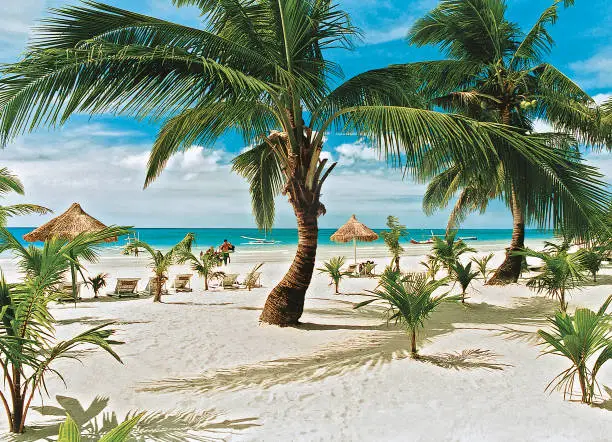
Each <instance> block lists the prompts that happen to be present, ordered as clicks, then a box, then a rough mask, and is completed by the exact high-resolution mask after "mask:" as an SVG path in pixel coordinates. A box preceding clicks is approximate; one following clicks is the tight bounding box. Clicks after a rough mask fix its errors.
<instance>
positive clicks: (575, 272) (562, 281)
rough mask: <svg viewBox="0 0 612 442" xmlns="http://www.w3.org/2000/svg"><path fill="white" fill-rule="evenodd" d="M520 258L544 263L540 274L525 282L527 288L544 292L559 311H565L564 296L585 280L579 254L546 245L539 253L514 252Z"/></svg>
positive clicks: (565, 302) (562, 246)
mask: <svg viewBox="0 0 612 442" xmlns="http://www.w3.org/2000/svg"><path fill="white" fill-rule="evenodd" d="M514 253H515V254H517V255H518V256H520V257H527V256H532V257H534V258H539V259H541V260H542V261H543V262H544V266H543V268H542V270H541V271H540V273H539V274H538V275H536V276H534V277H532V278H530V279H529V281H527V287H530V288H533V289H534V290H536V291H537V292H538V293H541V292H546V293H547V294H548V295H549V296H550V297H552V298H557V299H558V300H559V305H560V308H561V311H563V312H565V311H566V310H567V301H566V295H568V294H569V292H570V291H571V290H573V289H575V288H576V287H578V286H580V284H582V282H584V280H585V276H584V273H583V272H584V270H585V269H584V266H583V264H582V262H581V259H580V258H581V257H580V254H579V253H569V252H568V250H567V248H566V247H565V246H564V245H560V246H558V245H555V244H551V243H548V247H547V248H546V249H545V250H543V251H541V252H538V251H535V250H531V249H524V250H522V251H516V252H514Z"/></svg>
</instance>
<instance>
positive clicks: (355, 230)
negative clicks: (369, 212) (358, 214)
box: [331, 215, 378, 264]
mask: <svg viewBox="0 0 612 442" xmlns="http://www.w3.org/2000/svg"><path fill="white" fill-rule="evenodd" d="M377 239H378V235H377V234H376V232H374V231H373V230H372V229H370V228H369V227H367V226H366V225H365V224H362V223H360V222H359V221H357V218H355V215H352V216H351V218H350V219H349V220H348V221H347V223H346V224H345V225H343V226H342V227H340V228H339V229H338V230H336V232H335V233H334V234H333V235H332V236H331V240H332V241H334V242H350V241H353V248H354V251H355V264H357V241H365V242H371V241H376V240H377Z"/></svg>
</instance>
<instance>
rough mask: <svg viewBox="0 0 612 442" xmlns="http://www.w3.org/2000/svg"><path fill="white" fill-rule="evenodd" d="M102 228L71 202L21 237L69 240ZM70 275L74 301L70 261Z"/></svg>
mask: <svg viewBox="0 0 612 442" xmlns="http://www.w3.org/2000/svg"><path fill="white" fill-rule="evenodd" d="M104 228H106V226H105V225H104V224H102V223H101V222H100V221H98V220H97V219H95V218H94V217H93V216H91V215H89V214H88V213H87V212H85V211H84V210H83V208H82V207H81V206H80V205H79V204H78V203H73V204H72V205H71V206H70V208H69V209H68V210H66V211H65V212H64V213H62V214H61V215H60V216H57V217H55V218H53V219H52V220H51V221H49V222H48V223H46V224H43V225H42V226H40V227H39V228H37V229H35V230H32V231H31V232H30V233H27V234H25V235H23V239H25V240H26V241H29V242H34V241H46V240H48V239H51V238H61V239H65V240H67V241H70V240H73V239H74V238H76V237H77V236H78V235H79V234H81V233H93V232H98V231H100V230H102V229H104ZM105 241H106V242H115V241H117V237H114V238H107V239H106V240H105ZM72 258H74V257H72ZM70 275H71V277H72V296H74V299H75V301H76V298H77V292H76V279H77V275H76V269H75V266H74V263H73V262H71V263H70Z"/></svg>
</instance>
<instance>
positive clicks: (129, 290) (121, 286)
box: [107, 278, 140, 298]
mask: <svg viewBox="0 0 612 442" xmlns="http://www.w3.org/2000/svg"><path fill="white" fill-rule="evenodd" d="M138 281H140V278H117V283H116V284H115V289H114V290H113V291H112V292H110V293H107V295H108V296H113V297H116V298H135V297H137V296H139V294H138V292H137V291H136V288H137V287H138Z"/></svg>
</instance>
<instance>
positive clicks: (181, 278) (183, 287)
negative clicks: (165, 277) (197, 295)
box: [172, 273, 193, 292]
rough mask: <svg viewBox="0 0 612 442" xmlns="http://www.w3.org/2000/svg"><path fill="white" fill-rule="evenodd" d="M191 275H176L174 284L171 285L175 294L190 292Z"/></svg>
mask: <svg viewBox="0 0 612 442" xmlns="http://www.w3.org/2000/svg"><path fill="white" fill-rule="evenodd" d="M192 276H193V274H191V273H183V274H181V275H176V276H175V277H174V282H173V283H172V288H173V289H174V290H176V291H177V292H192V291H193V289H192V288H191V277H192Z"/></svg>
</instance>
